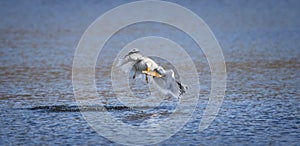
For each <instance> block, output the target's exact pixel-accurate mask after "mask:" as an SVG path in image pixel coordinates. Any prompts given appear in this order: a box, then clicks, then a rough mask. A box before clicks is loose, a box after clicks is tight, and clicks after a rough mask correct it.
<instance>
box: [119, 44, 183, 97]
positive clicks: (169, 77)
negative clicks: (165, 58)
mask: <svg viewBox="0 0 300 146" xmlns="http://www.w3.org/2000/svg"><path fill="white" fill-rule="evenodd" d="M119 66H120V67H121V68H122V69H123V70H125V71H128V70H130V69H131V68H132V69H133V71H134V75H133V79H135V77H136V76H139V75H142V74H144V75H145V76H146V82H147V83H148V76H150V77H153V81H154V83H155V84H156V85H158V87H159V89H161V91H162V92H164V93H165V94H166V95H171V96H174V97H177V98H180V97H181V96H182V95H183V93H185V92H186V90H187V88H188V87H187V86H186V85H184V84H182V83H180V82H178V81H176V79H175V76H174V71H173V70H172V69H170V70H165V69H164V68H163V67H162V66H159V65H158V64H157V63H156V62H155V61H153V60H152V59H151V58H149V57H145V56H143V55H141V54H140V51H139V50H138V49H136V48H135V49H133V50H131V51H130V52H128V54H127V55H126V56H124V58H122V59H121V60H120V62H119Z"/></svg>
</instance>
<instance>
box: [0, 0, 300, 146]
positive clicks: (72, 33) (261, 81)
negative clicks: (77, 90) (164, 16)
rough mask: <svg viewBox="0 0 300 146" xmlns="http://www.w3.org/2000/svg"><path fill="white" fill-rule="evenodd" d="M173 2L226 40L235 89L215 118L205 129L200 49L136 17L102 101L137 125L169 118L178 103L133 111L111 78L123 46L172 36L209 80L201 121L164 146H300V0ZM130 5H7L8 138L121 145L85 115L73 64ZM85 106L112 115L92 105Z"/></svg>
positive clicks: (105, 79) (4, 75)
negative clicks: (98, 26) (87, 35)
mask: <svg viewBox="0 0 300 146" xmlns="http://www.w3.org/2000/svg"><path fill="white" fill-rule="evenodd" d="M172 2H175V3H177V4H180V5H182V6H184V7H187V8H189V9H190V10H192V11H193V12H195V13H196V14H198V15H199V16H200V17H201V18H202V19H203V20H204V21H205V22H206V23H207V24H208V26H209V27H210V28H211V29H212V31H213V32H214V34H215V36H216V38H217V39H218V41H219V43H220V45H221V46H222V50H223V53H224V57H225V61H226V68H227V89H226V95H225V98H224V102H223V104H222V106H221V108H220V111H219V113H218V115H217V117H216V118H215V120H214V121H213V122H212V123H211V125H210V126H209V127H208V128H207V129H206V130H204V131H201V132H200V131H198V126H199V122H200V121H201V116H202V114H203V112H204V110H205V107H206V104H207V101H208V97H209V94H210V85H211V84H210V79H211V76H210V70H209V66H208V63H207V60H206V58H205V55H204V54H203V52H202V51H201V48H199V46H197V44H195V42H194V41H193V40H192V39H191V38H190V37H189V36H188V35H186V34H185V33H183V32H182V31H180V30H178V29H176V28H174V27H170V26H168V25H165V24H159V23H152V22H146V23H138V24H134V25H131V26H128V27H126V28H124V29H122V30H120V31H118V32H117V33H116V34H115V35H114V36H113V37H112V38H111V39H110V40H108V42H107V44H106V45H105V46H104V48H103V50H102V52H101V54H100V55H99V57H98V60H97V66H96V72H95V74H96V85H97V92H98V94H99V102H102V103H103V104H105V105H106V109H107V110H108V111H109V112H110V113H112V114H114V115H116V117H118V118H119V119H121V120H122V121H123V122H125V123H127V124H131V125H139V124H140V123H142V121H143V120H147V119H149V117H151V116H153V115H154V114H157V113H158V114H160V115H163V116H161V118H164V116H168V114H169V113H170V112H172V111H173V110H174V106H176V101H173V100H172V99H171V100H170V99H168V100H167V104H166V105H163V106H161V107H160V108H157V109H150V110H146V111H145V112H133V111H132V110H130V109H128V108H127V107H124V106H120V105H118V103H116V102H115V100H114V94H113V91H112V89H111V81H110V71H111V70H110V69H111V65H112V63H113V60H114V58H115V57H116V55H117V54H118V52H119V51H120V49H121V48H122V47H124V45H126V44H127V43H129V42H131V41H133V40H135V39H137V38H139V37H143V36H153V35H154V36H161V37H166V38H169V39H172V40H173V41H175V42H176V43H178V44H180V45H181V46H182V47H183V48H185V49H186V51H187V52H188V53H189V55H190V56H191V58H192V60H193V61H194V63H195V65H196V67H197V71H198V74H199V82H200V84H201V86H200V87H199V89H200V95H199V101H198V103H197V108H196V110H195V111H194V113H193V114H192V118H191V119H190V120H189V121H188V122H187V124H185V126H184V127H182V128H181V129H180V130H179V131H178V132H177V133H176V134H175V135H173V136H171V137H170V138H169V139H167V140H165V141H162V142H160V143H158V144H160V145H299V139H300V113H299V111H300V96H299V83H300V74H299V72H300V59H299V58H300V48H299V47H300V41H299V39H300V21H299V19H298V18H299V15H300V2H299V1H297V0H294V1H292V0H291V1H276V2H274V1H271V0H266V1H246V0H245V1H244V0H242V1H241V0H239V1H235V0H234V1H221V0H220V1H219V0H218V1H197V2H195V1H172ZM123 3H124V2H123V1H113V2H108V1H88V2H86V1H80V0H76V1H43V0H35V1H18V0H12V1H1V2H0V15H1V19H2V20H1V23H0V32H1V35H0V38H1V39H0V42H1V43H0V61H1V64H0V67H1V70H0V78H1V86H0V125H1V129H0V135H1V136H0V144H1V145H39V144H46V145H55V144H60V145H118V143H115V142H113V141H110V140H108V139H106V138H105V137H102V136H101V135H99V134H98V133H97V132H96V131H95V130H94V129H93V128H91V127H90V126H89V124H88V122H87V121H85V119H84V118H83V116H82V115H81V113H80V112H79V109H78V107H77V104H76V100H75V97H74V93H73V87H72V63H73V56H74V53H75V50H76V46H77V43H78V41H79V40H80V37H81V35H82V34H83V32H84V31H85V29H86V28H87V27H88V26H89V25H90V24H91V23H92V22H93V21H94V20H95V19H96V18H97V17H99V16H100V15H102V14H103V13H104V12H106V11H108V10H110V9H112V8H114V7H116V6H119V5H121V4H123ZM162 62H163V61H162ZM187 78H188V76H187ZM137 82H138V83H137ZM137 82H135V81H132V82H131V83H130V84H131V85H132V91H133V92H134V94H135V95H137V96H138V97H141V98H146V97H144V96H146V95H147V94H148V92H149V91H148V90H147V88H145V86H147V85H146V84H144V83H143V82H142V81H137ZM136 84H137V85H136ZM145 93H146V94H145ZM174 103H175V104H174ZM85 110H86V111H87V112H103V109H101V108H99V107H93V106H86V107H85Z"/></svg>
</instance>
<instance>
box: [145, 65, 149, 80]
mask: <svg viewBox="0 0 300 146" xmlns="http://www.w3.org/2000/svg"><path fill="white" fill-rule="evenodd" d="M146 71H147V72H150V68H149V67H147V69H146ZM145 75H146V82H147V84H148V83H149V81H148V75H147V74H145Z"/></svg>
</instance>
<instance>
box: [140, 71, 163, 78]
mask: <svg viewBox="0 0 300 146" xmlns="http://www.w3.org/2000/svg"><path fill="white" fill-rule="evenodd" d="M142 73H143V74H146V75H149V76H153V77H158V78H161V77H162V75H161V74H159V73H158V72H156V71H147V70H143V71H142Z"/></svg>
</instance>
